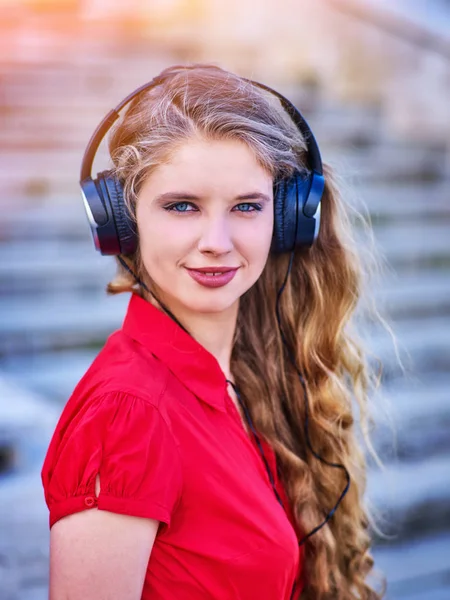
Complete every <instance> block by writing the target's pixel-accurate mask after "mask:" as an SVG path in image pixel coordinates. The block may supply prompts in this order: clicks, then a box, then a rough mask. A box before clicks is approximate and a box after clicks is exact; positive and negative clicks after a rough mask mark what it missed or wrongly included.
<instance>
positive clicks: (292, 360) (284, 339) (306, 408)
mask: <svg viewBox="0 0 450 600" xmlns="http://www.w3.org/2000/svg"><path fill="white" fill-rule="evenodd" d="M117 258H118V260H119V262H120V264H121V265H122V266H123V267H124V268H125V269H126V270H127V271H128V272H129V273H130V274H131V275H132V276H133V277H134V279H135V280H136V281H137V283H139V285H141V286H142V287H143V288H144V289H145V290H146V291H147V292H148V293H149V294H151V295H152V296H153V297H154V298H155V300H156V301H157V302H159V304H160V305H161V307H162V308H163V310H164V311H165V312H166V313H167V314H168V315H169V317H170V318H171V319H173V320H174V321H175V323H177V324H178V325H179V326H180V327H181V328H182V329H183V330H184V331H185V332H186V333H187V334H188V335H191V334H190V333H189V331H188V330H187V329H186V328H185V327H184V326H183V325H182V324H181V323H180V322H179V321H178V319H177V318H176V317H175V315H174V314H173V313H172V312H171V311H170V310H169V309H168V308H167V306H165V305H164V303H163V302H161V300H159V298H157V296H156V295H155V294H154V292H152V291H151V290H150V289H149V288H148V287H147V286H146V285H145V283H144V282H143V281H142V280H141V279H139V278H138V277H137V276H136V274H135V273H134V272H133V271H132V269H131V268H130V267H129V266H128V265H127V263H126V262H125V261H124V260H123V259H122V257H121V256H117ZM293 260H294V250H292V252H291V255H290V259H289V265H288V269H287V272H286V276H285V278H284V281H283V284H282V286H281V288H280V289H279V290H278V294H277V301H276V316H277V322H278V328H279V330H280V335H281V339H282V341H283V344H284V346H285V348H286V351H287V354H288V357H289V360H290V361H291V363H292V365H293V366H294V368H295V370H296V372H297V375H298V377H299V379H300V383H301V384H302V388H303V392H304V396H305V425H304V427H305V439H306V444H307V447H308V449H309V451H310V452H311V454H312V455H313V456H314V457H315V458H317V459H318V460H320V461H321V462H322V463H324V464H325V465H327V466H329V467H333V468H336V469H341V470H343V471H344V473H345V477H346V480H347V482H346V485H345V488H344V490H343V491H342V492H341V494H340V496H339V499H338V501H337V502H336V504H335V505H334V507H333V508H332V509H331V510H330V511H329V512H328V513H325V520H324V521H323V522H322V523H320V524H319V525H317V527H314V529H312V530H311V531H310V532H309V533H308V534H307V535H305V536H304V537H303V538H302V539H301V540H300V541H299V546H302V545H303V544H304V543H305V542H306V540H307V539H308V538H309V537H311V536H312V535H314V534H315V533H316V532H317V531H319V529H321V528H322V527H323V526H324V525H326V524H327V523H328V521H329V520H330V519H331V518H332V516H333V515H334V513H335V512H336V510H337V508H338V507H339V505H340V503H341V502H342V500H343V498H344V496H345V495H346V494H347V492H348V490H349V488H350V474H349V472H348V470H347V469H346V467H345V466H344V465H342V464H340V463H335V462H330V461H328V460H326V459H325V458H323V457H322V456H320V454H318V453H317V452H316V451H315V450H314V449H313V447H312V444H311V440H310V437H309V400H308V392H307V389H306V384H305V380H304V378H303V375H302V374H301V373H300V370H299V369H298V367H297V364H296V361H295V359H294V358H293V356H292V354H291V351H290V349H289V344H288V343H287V340H286V337H285V335H284V333H283V329H282V327H281V318H280V308H279V302H280V298H281V294H282V293H283V291H284V289H285V287H286V282H287V279H288V277H289V274H290V272H291V268H292V263H293ZM191 337H192V336H191ZM226 381H227V382H228V383H230V384H231V385H232V386H233V389H234V391H235V392H236V396H237V398H238V401H239V403H240V405H241V407H242V410H243V411H244V415H245V418H246V420H247V422H248V425H249V427H250V429H251V431H252V435H253V437H254V439H255V442H256V444H257V446H258V449H259V451H260V453H261V456H262V459H263V462H264V465H265V467H266V470H267V474H268V476H269V481H270V483H271V485H272V489H273V491H274V493H275V496H276V498H277V500H278V502H279V503H280V504H281V506H283V502H282V501H281V498H280V495H279V494H278V491H277V490H276V488H275V481H274V477H273V474H272V471H271V469H270V467H269V464H268V462H267V459H266V456H265V454H264V450H263V448H262V445H261V441H260V439H259V436H258V434H257V432H256V429H255V427H254V425H253V421H252V418H251V416H250V412H249V411H248V409H247V407H246V405H245V403H244V402H243V401H242V398H241V396H240V393H239V390H238V388H237V386H236V385H235V384H234V383H233V382H232V381H230V380H228V379H227V380H226ZM283 508H284V507H283Z"/></svg>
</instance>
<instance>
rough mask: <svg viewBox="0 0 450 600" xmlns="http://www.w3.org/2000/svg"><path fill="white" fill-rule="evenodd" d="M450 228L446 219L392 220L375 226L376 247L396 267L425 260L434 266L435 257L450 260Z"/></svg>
mask: <svg viewBox="0 0 450 600" xmlns="http://www.w3.org/2000/svg"><path fill="white" fill-rule="evenodd" d="M448 231H449V229H448V224H447V223H445V222H444V223H442V222H437V223H433V222H431V223H426V224H421V223H417V222H414V223H408V222H397V223H392V222H391V223H386V224H384V225H383V226H381V225H380V226H377V227H374V234H375V241H376V246H377V250H379V251H380V253H381V254H382V255H383V256H384V257H385V258H386V259H387V260H388V262H389V263H390V264H391V265H392V266H393V267H394V268H396V269H397V271H400V269H401V268H402V267H405V268H406V267H408V268H412V267H416V268H419V267H420V265H421V264H424V263H428V264H429V265H430V266H432V264H433V261H439V260H441V261H442V260H444V261H445V260H446V261H447V262H450V242H449V237H448Z"/></svg>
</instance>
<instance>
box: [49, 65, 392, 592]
mask: <svg viewBox="0 0 450 600" xmlns="http://www.w3.org/2000/svg"><path fill="white" fill-rule="evenodd" d="M127 105H129V107H128V110H127V111H126V113H125V115H124V116H123V118H122V119H121V120H120V121H119V122H118V124H117V125H116V126H115V128H114V130H113V132H112V135H111V137H110V146H109V148H110V153H111V157H112V161H113V169H112V170H111V171H107V172H104V173H101V174H99V175H98V176H97V178H96V179H95V180H92V179H91V176H90V171H91V166H92V161H93V157H94V155H95V151H96V149H97V147H98V145H99V143H100V142H101V139H102V138H103V137H104V135H105V134H106V131H107V130H108V129H109V128H110V127H111V125H112V123H113V122H114V121H115V120H116V119H117V118H118V116H119V115H118V111H119V110H120V109H121V108H122V107H125V106H127ZM81 185H82V188H83V193H84V196H85V203H86V209H87V212H88V217H89V220H90V223H91V227H92V231H93V234H94V239H95V243H96V247H97V249H98V250H100V251H101V252H102V253H103V254H111V255H116V256H117V260H118V273H117V277H116V278H115V279H114V281H112V282H111V283H110V284H109V285H108V292H109V293H112V294H117V293H123V292H130V293H131V297H130V303H129V307H128V312H127V314H126V316H125V320H124V323H123V327H122V328H121V329H120V330H119V331H116V332H115V333H113V334H112V335H111V336H110V337H109V338H108V340H107V342H106V344H105V346H104V348H103V349H102V350H101V352H100V353H99V355H98V356H97V358H96V359H95V361H94V363H93V364H92V365H91V367H90V368H89V369H88V371H87V373H86V374H85V375H84V377H83V378H82V380H81V381H80V382H79V384H78V385H77V387H76V389H75V391H74V393H73V395H72V397H71V398H70V400H69V401H68V403H67V405H66V407H65V409H64V411H63V414H62V416H61V419H60V421H59V423H58V425H57V428H56V431H55V434H54V437H53V439H52V441H51V444H50V447H49V450H48V453H47V457H46V460H45V464H44V467H43V473H42V475H43V483H44V488H45V494H46V501H47V504H48V506H49V510H50V526H51V552H50V598H51V599H53V600H62V599H67V600H94V599H95V600H97V599H100V598H101V599H102V600H112V599H120V600H125V599H126V600H138V599H139V598H142V599H144V600H163V599H169V598H170V599H174V598H176V599H177V600H206V599H215V600H221V599H223V600H254V599H256V598H258V599H267V600H289V599H291V598H302V599H311V600H312V599H314V600H319V599H333V600H344V599H345V600H347V599H357V598H359V599H363V600H367V599H369V598H371V599H378V598H381V597H382V593H378V592H375V591H374V590H373V589H372V588H371V587H370V585H369V583H368V582H367V576H368V574H369V573H370V572H371V570H372V566H373V560H372V558H371V556H370V554H369V546H370V536H369V533H368V523H369V515H368V513H367V511H366V509H365V508H364V504H363V493H364V485H365V464H364V459H363V454H362V451H361V449H360V447H359V446H358V443H357V439H356V432H355V426H354V414H353V410H354V407H353V404H352V402H353V399H356V400H357V402H358V404H359V412H360V413H361V415H362V418H363V419H364V416H365V413H366V404H367V398H368V394H369V389H370V386H371V383H372V382H373V380H374V377H373V375H372V373H371V371H370V370H369V368H368V365H367V360H366V358H365V355H364V353H363V351H362V349H361V347H360V346H359V345H358V343H357V342H356V341H355V339H354V337H352V335H351V334H350V330H349V327H350V325H351V324H352V321H353V319H352V315H353V314H354V311H355V308H356V306H357V304H358V300H359V297H360V295H361V292H362V287H363V285H362V284H363V280H364V278H363V270H362V266H361V264H360V262H359V260H358V256H357V252H356V250H355V247H354V245H353V243H352V236H351V231H350V227H349V224H348V223H349V220H348V216H347V214H346V211H345V209H344V204H343V203H342V202H341V200H340V197H339V194H338V191H337V189H336V186H335V184H334V183H333V178H332V173H331V171H330V169H329V168H326V167H324V168H322V163H321V158H320V153H319V149H318V147H317V144H316V142H315V140H314V136H313V135H312V133H311V131H310V130H309V128H308V126H307V124H306V122H305V121H304V119H303V118H302V117H301V115H300V113H298V111H296V109H295V108H294V107H293V106H292V105H291V104H290V103H289V102H288V101H287V100H286V99H284V98H283V97H282V96H280V95H279V94H277V93H276V92H275V91H274V90H270V89H269V88H266V87H265V86H262V85H261V84H257V83H256V82H251V81H248V80H245V79H243V78H240V77H238V76H236V75H233V74H231V73H228V72H226V71H223V70H221V69H219V68H217V67H211V66H207V65H194V66H190V67H172V68H169V69H166V70H165V71H163V73H162V74H161V75H159V76H158V77H157V78H155V79H154V80H153V81H152V82H151V84H147V85H145V86H143V87H142V88H140V89H139V90H137V91H136V92H134V93H133V94H132V95H130V96H129V97H128V98H126V99H125V100H124V101H123V102H122V103H121V104H120V105H119V106H118V107H117V109H116V111H111V113H109V114H108V115H107V117H106V118H105V120H104V121H103V122H102V123H101V124H100V126H99V127H98V128H97V130H96V132H95V133H94V135H93V137H92V139H91V142H90V144H89V146H88V149H87V151H86V154H85V158H84V161H83V167H82V176H81Z"/></svg>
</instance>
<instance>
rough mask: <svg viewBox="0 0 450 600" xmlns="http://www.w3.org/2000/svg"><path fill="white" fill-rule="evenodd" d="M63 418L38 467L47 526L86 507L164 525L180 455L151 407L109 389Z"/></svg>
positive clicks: (175, 491) (172, 504)
mask: <svg viewBox="0 0 450 600" xmlns="http://www.w3.org/2000/svg"><path fill="white" fill-rule="evenodd" d="M63 417H64V413H63ZM63 421H64V422H63V424H59V425H58V427H57V429H56V431H55V434H54V436H53V439H52V441H51V443H50V446H49V449H48V452H47V456H46V458H45V461H44V465H43V469H42V482H43V485H44V491H45V498H46V502H47V506H48V508H49V510H50V527H51V526H52V525H53V524H54V523H55V522H56V521H58V520H59V519H61V518H62V517H64V516H66V515H69V514H71V513H75V512H79V511H82V510H86V509H88V508H93V507H97V508H98V509H99V510H107V511H110V512H115V513H120V514H124V515H132V516H136V517H144V518H150V519H156V520H158V521H162V522H164V523H166V524H167V525H170V519H171V515H172V513H173V511H174V509H175V508H176V505H177V503H178V501H179V499H180V497H181V490H182V470H181V459H180V454H179V448H178V446H177V443H176V440H175V439H174V436H173V433H172V431H171V429H170V427H169V425H168V423H167V422H166V420H165V419H164V418H163V416H162V415H161V414H160V412H159V410H158V408H157V407H155V406H154V405H152V404H151V403H149V402H148V401H146V400H144V399H141V398H137V397H135V396H133V395H130V394H127V393H124V392H114V393H108V394H105V395H103V396H100V397H98V398H93V399H88V400H87V401H86V402H84V403H83V406H82V407H81V408H80V409H79V410H78V411H76V414H74V415H69V416H68V417H67V416H66V417H65V420H64V419H63ZM58 428H59V429H58ZM97 475H99V477H100V492H99V494H98V496H96V493H95V492H96V490H95V481H96V477H97Z"/></svg>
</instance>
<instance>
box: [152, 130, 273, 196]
mask: <svg viewBox="0 0 450 600" xmlns="http://www.w3.org/2000/svg"><path fill="white" fill-rule="evenodd" d="M181 183H183V184H184V185H190V186H193V187H194V188H195V187H201V186H206V187H212V188H214V187H218V186H220V187H222V188H226V189H230V188H232V187H238V188H242V187H246V188H252V187H255V186H256V187H257V189H260V191H261V192H267V191H268V190H269V188H270V187H271V185H272V176H271V174H270V173H269V172H268V171H267V170H266V169H264V168H263V167H262V166H261V165H260V163H259V162H258V160H257V156H256V154H255V152H254V151H253V150H252V149H251V148H250V147H249V146H248V145H247V144H245V143H244V142H242V141H240V140H236V139H223V140H203V139H192V140H188V141H186V142H184V143H182V144H180V145H179V146H177V147H176V148H174V149H173V151H172V152H171V153H170V156H168V158H167V160H166V161H165V162H164V164H162V165H160V166H158V167H156V168H155V169H154V170H153V171H152V173H151V174H150V175H149V177H148V184H149V185H150V186H157V187H161V186H167V185H171V186H173V185H174V184H181ZM193 191H195V190H193ZM239 191H241V192H244V191H248V190H239Z"/></svg>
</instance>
